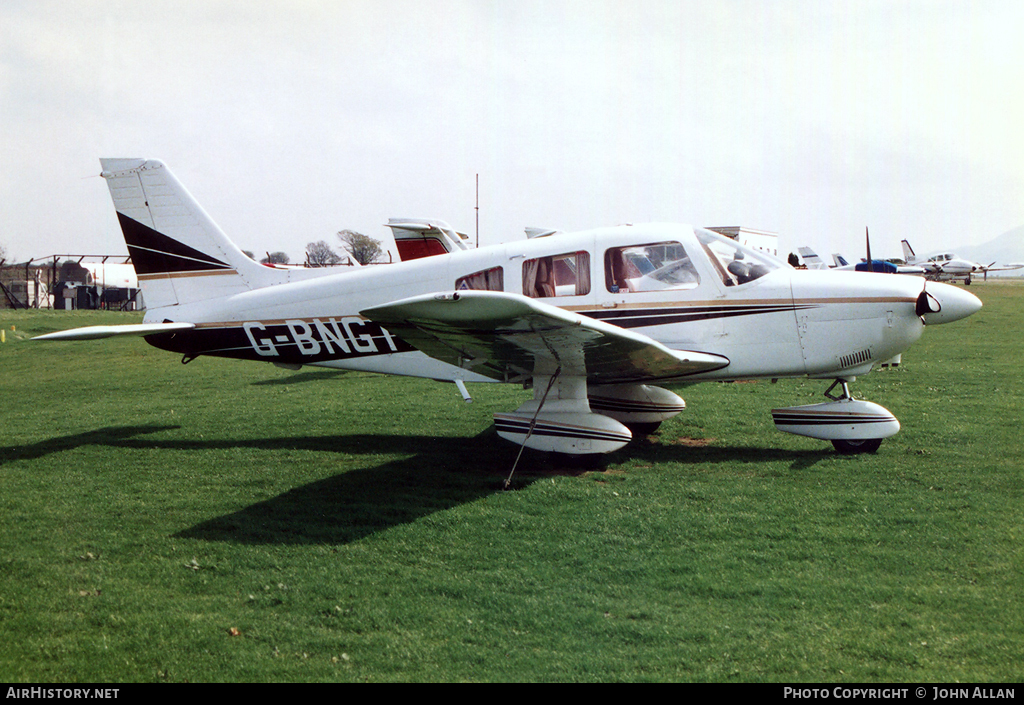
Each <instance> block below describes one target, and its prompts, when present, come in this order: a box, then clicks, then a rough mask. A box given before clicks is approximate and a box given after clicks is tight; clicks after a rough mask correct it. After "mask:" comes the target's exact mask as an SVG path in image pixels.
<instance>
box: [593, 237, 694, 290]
mask: <svg viewBox="0 0 1024 705" xmlns="http://www.w3.org/2000/svg"><path fill="white" fill-rule="evenodd" d="M604 276H605V285H606V286H607V287H608V291H610V292H611V293H613V294H619V293H624V292H636V291H661V290H662V289H692V288H694V287H696V286H697V285H698V284H700V275H699V274H697V270H696V268H695V267H694V266H693V262H692V261H691V260H690V257H689V255H687V254H686V250H685V249H683V246H682V245H681V244H679V243H678V242H655V243H651V244H649V245H630V246H629V247H615V248H612V249H610V250H606V251H605V253H604Z"/></svg>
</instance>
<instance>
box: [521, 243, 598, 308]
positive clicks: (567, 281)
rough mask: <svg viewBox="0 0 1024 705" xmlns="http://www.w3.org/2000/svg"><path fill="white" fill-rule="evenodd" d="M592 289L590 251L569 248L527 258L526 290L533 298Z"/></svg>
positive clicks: (588, 291)
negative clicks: (547, 254) (568, 250)
mask: <svg viewBox="0 0 1024 705" xmlns="http://www.w3.org/2000/svg"><path fill="white" fill-rule="evenodd" d="M589 293H590V253H589V252H583V251H580V252H567V253H566V254H563V255H553V256H551V257H538V258H536V259H529V260H526V261H525V262H523V294H524V295H525V296H529V297H531V298H535V299H536V298H546V297H549V296H585V295H587V294H589Z"/></svg>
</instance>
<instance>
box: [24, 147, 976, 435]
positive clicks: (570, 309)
mask: <svg viewBox="0 0 1024 705" xmlns="http://www.w3.org/2000/svg"><path fill="white" fill-rule="evenodd" d="M101 164H102V169H103V172H102V176H103V177H104V178H105V179H106V180H107V184H108V186H109V188H110V193H111V196H112V198H113V201H114V206H115V209H116V211H117V217H118V220H119V221H120V224H121V228H122V230H123V233H124V237H125V242H126V243H127V245H128V250H129V252H130V254H131V256H132V261H133V262H134V263H135V268H136V270H137V272H138V276H139V280H140V283H141V285H142V287H143V289H144V292H145V296H146V301H147V303H148V309H147V311H146V316H145V322H143V323H141V324H135V325H128V326H100V327H89V328H83V329H78V330H71V331H64V332H60V333H54V334H50V335H44V336H40V337H39V338H37V339H39V340H44V339H48V340H82V339H91V338H100V337H108V336H111V335H122V334H127V335H143V336H145V337H146V340H147V342H149V343H150V344H152V345H154V346H156V347H159V348H162V349H164V350H169V351H172V352H176V353H178V354H180V355H182V356H183V362H189V361H191V360H194V359H195V358H197V357H200V356H203V355H214V356H221V357H230V358H236V359H242V360H257V361H263V362H272V363H274V364H276V365H279V366H282V367H286V368H289V369H298V368H299V367H301V366H302V365H315V366H321V367H332V368H341V369H354V370H366V371H373V372H381V373H387V374H398V375H408V376H415V377H426V378H431V379H436V380H445V381H451V382H454V383H455V384H456V385H457V386H458V387H459V389H460V391H462V393H463V396H464V397H467V399H468V393H467V392H466V387H465V383H467V382H506V383H512V384H519V385H523V386H524V387H526V388H532V389H533V398H532V399H530V400H528V401H526V402H525V403H524V404H523V405H522V406H520V407H519V408H518V409H516V410H515V411H511V412H508V413H498V414H495V416H494V420H495V425H496V427H497V431H498V434H499V435H500V436H501V437H503V438H506V439H508V440H510V441H513V442H515V443H518V444H522V445H523V446H526V447H530V448H534V449H537V450H541V451H552V452H557V453H565V454H572V455H587V454H597V453H607V452H610V451H614V450H616V449H619V448H622V447H623V446H625V445H626V444H627V443H629V441H630V440H631V439H632V437H633V434H634V433H648V432H650V431H651V430H652V429H653V428H656V427H657V425H658V424H660V423H661V422H662V421H664V420H666V419H669V418H671V417H673V416H675V415H676V414H678V413H680V412H681V411H683V409H684V408H685V403H684V402H683V399H682V398H680V397H679V396H678V395H677V394H676V393H675V392H673V391H670V390H669V389H666V388H665V387H667V386H671V387H681V386H686V385H691V384H696V383H699V382H704V381H715V380H746V379H751V378H766V379H771V378H779V377H811V378H816V379H819V378H820V379H823V380H832V385H831V387H829V388H828V390H827V391H826V392H825V394H826V396H827V397H828V399H829V401H827V402H824V403H820V404H812V405H808V406H795V407H789V408H784V409H775V410H774V411H773V412H772V414H773V417H774V420H775V424H776V426H777V428H779V429H780V430H783V431H787V432H790V433H796V434H800V435H805V436H810V437H813V438H819V439H824V440H829V441H832V443H833V444H834V445H835V447H836V448H837V449H838V450H839V451H841V452H864V451H874V450H875V449H877V448H878V446H879V444H880V443H881V441H882V439H883V438H886V437H889V436H892V435H893V434H895V433H896V432H897V431H898V430H899V422H898V421H897V420H896V418H895V417H893V415H892V414H891V413H889V412H888V411H887V410H886V409H884V408H883V407H881V406H879V405H878V404H873V403H870V402H866V401H861V400H855V399H853V398H852V397H851V396H850V394H849V388H848V383H850V382H853V381H854V380H855V379H856V377H857V376H859V375H864V374H867V373H868V372H869V371H871V369H872V367H874V366H875V365H876V364H879V363H881V362H884V361H886V360H889V359H891V358H893V357H894V356H896V355H898V354H899V353H901V352H902V351H904V350H906V349H907V348H908V347H909V346H910V345H911V344H912V343H913V342H914V341H916V340H917V339H918V338H919V337H920V336H921V335H922V333H923V332H924V329H925V327H926V326H928V325H935V324H941V323H948V322H950V321H956V320H959V319H961V318H965V317H967V316H969V315H971V314H972V313H974V312H976V311H978V310H979V309H980V308H981V302H980V301H979V300H978V299H977V298H976V297H974V296H972V295H971V294H970V293H968V292H966V291H963V290H962V289H959V288H957V287H953V286H949V285H946V284H939V283H935V282H927V283H926V282H925V281H924V280H923V279H920V278H914V277H889V276H879V275H874V274H860V273H858V274H853V273H846V272H828V273H822V272H814V271H797V270H795V269H793V268H791V267H789V266H787V265H785V264H783V263H781V262H779V261H778V260H776V259H774V258H773V257H770V256H768V255H765V254H764V253H760V252H757V251H755V250H752V249H749V248H746V247H744V246H742V245H739V244H738V243H736V242H735V241H733V240H731V239H729V238H727V237H723V236H721V235H719V234H717V233H715V232H712V231H710V230H707V229H704V228H700V227H693V226H687V225H674V224H648V225H631V226H618V227H608V228H599V229H596V230H589V231H585V232H577V233H560V232H555V231H552V232H551V233H549V234H545V235H544V236H539V237H534V238H532V239H529V240H523V241H515V242H509V243H505V244H501V245H495V246H491V247H482V248H479V249H462V248H460V247H458V245H457V244H456V245H455V246H454V247H453V248H452V249H451V251H449V249H448V247H447V245H449V244H450V243H458V242H459V240H460V239H461V238H459V237H458V235H457V234H456V235H455V236H454V237H453V236H452V234H451V233H449V232H446V231H448V230H450V228H447V226H445V225H443V224H440V225H439V224H438V222H435V221H415V220H404V221H401V222H393V223H391V224H390V226H391V227H392V228H396V226H397V228H396V229H404V230H405V231H407V233H409V234H410V237H409V239H410V240H412V241H415V239H416V237H418V234H422V233H427V234H428V235H427V238H425V239H430V238H435V236H437V237H436V239H437V240H438V241H439V242H440V243H441V245H442V246H441V247H440V248H439V249H441V250H443V253H434V252H431V251H429V250H434V249H438V248H437V247H436V246H435V245H433V244H430V243H429V242H423V243H419V244H418V245H416V247H417V248H419V250H421V251H422V252H423V254H422V255H421V256H419V257H417V258H415V259H411V260H410V259H407V258H406V257H405V256H404V255H403V256H402V260H403V261H401V262H399V263H396V264H393V265H389V266H387V267H362V268H359V269H356V270H354V271H346V272H343V273H337V272H336V271H333V270H332V269H330V268H313V269H288V270H284V269H275V268H268V267H263V266H260V265H258V264H256V263H255V262H253V261H252V260H250V259H249V258H248V257H246V256H245V255H244V254H243V253H242V252H241V251H240V250H239V249H238V248H237V247H236V246H235V245H234V244H233V243H232V242H231V241H230V240H229V239H228V238H227V237H226V236H225V235H224V234H223V233H222V232H221V230H220V229H219V228H218V227H217V226H216V225H215V224H214V223H213V221H212V220H211V219H210V218H209V217H208V216H207V215H206V213H205V212H204V211H203V209H202V208H201V207H200V206H199V205H198V204H197V203H196V202H195V200H193V198H192V196H191V195H190V194H189V193H188V192H187V191H186V190H185V189H184V187H182V186H181V185H180V184H179V182H178V181H177V180H176V179H175V178H174V176H172V174H171V173H170V171H169V170H168V169H167V167H166V166H164V164H162V163H161V162H159V161H147V160H143V159H104V160H101ZM438 234H440V235H443V237H444V239H446V240H447V241H450V242H445V241H444V240H442V239H441V237H440V236H439V235H438ZM421 239H424V238H421ZM400 249H401V248H400ZM837 387H838V388H840V389H841V392H840V393H839V395H838V396H833V395H831V394H830V392H831V391H832V390H833V389H835V388H837ZM400 423H401V420H400V419H396V424H400Z"/></svg>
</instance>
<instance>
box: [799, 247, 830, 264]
mask: <svg viewBox="0 0 1024 705" xmlns="http://www.w3.org/2000/svg"><path fill="white" fill-rule="evenodd" d="M796 251H797V252H799V253H800V257H801V258H803V261H804V264H805V265H807V268H808V269H828V266H827V265H826V264H825V263H824V262H823V261H822V260H821V257H818V255H817V254H816V253H815V252H814V250H812V249H811V248H809V247H798V248H796Z"/></svg>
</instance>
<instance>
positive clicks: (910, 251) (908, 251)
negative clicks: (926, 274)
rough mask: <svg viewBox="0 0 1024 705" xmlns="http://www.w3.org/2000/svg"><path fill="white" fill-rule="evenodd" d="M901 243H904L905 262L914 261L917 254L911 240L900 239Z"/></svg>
mask: <svg viewBox="0 0 1024 705" xmlns="http://www.w3.org/2000/svg"><path fill="white" fill-rule="evenodd" d="M900 244H901V245H903V261H904V262H908V263H909V262H912V261H914V260H915V259H917V258H916V256H915V255H914V248H913V247H911V246H910V243H909V242H907V241H906V240H900Z"/></svg>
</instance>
